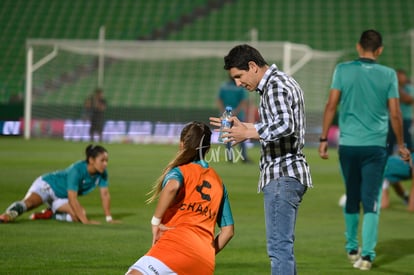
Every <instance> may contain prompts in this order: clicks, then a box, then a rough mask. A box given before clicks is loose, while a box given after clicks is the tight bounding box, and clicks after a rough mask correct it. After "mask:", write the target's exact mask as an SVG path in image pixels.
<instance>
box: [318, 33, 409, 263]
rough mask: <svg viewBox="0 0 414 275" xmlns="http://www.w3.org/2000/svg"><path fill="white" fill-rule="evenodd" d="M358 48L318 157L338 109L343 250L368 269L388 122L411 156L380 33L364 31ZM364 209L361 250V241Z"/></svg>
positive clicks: (341, 78)
mask: <svg viewBox="0 0 414 275" xmlns="http://www.w3.org/2000/svg"><path fill="white" fill-rule="evenodd" d="M356 49H357V51H358V54H359V58H358V59H356V60H354V61H348V62H343V63H340V64H338V65H337V66H336V68H335V72H334V74H333V79H332V84H331V90H330V94H329V99H328V101H327V103H326V106H325V111H324V115H323V124H322V133H321V137H320V145H319V155H320V157H321V158H323V159H327V158H328V156H329V155H328V143H327V135H328V130H329V127H330V125H331V124H332V121H333V118H334V116H335V112H336V110H337V107H338V106H340V111H339V131H340V135H339V149H338V154H339V162H340V167H341V171H342V175H343V179H344V182H345V190H346V196H347V200H346V204H345V207H344V218H345V230H346V233H345V236H346V244H345V249H346V251H347V253H348V259H349V260H350V261H351V263H352V264H353V267H354V268H358V269H361V270H369V269H371V266H372V262H373V260H374V259H375V257H376V252H375V247H376V244H377V236H378V223H379V211H380V197H381V187H382V180H383V172H384V167H385V163H386V161H387V151H386V139H387V133H388V121H389V120H390V121H391V125H392V130H393V131H394V133H395V136H396V143H397V146H398V152H399V154H400V156H401V157H402V159H404V160H409V159H410V152H409V150H408V149H407V148H406V147H405V145H404V139H403V130H402V117H401V111H400V104H399V95H398V83H397V76H396V73H395V70H394V69H391V68H389V67H386V66H383V65H380V64H378V63H377V62H376V60H377V58H378V57H379V56H380V55H381V53H382V51H383V45H382V37H381V34H380V33H379V32H378V31H376V30H366V31H364V32H363V33H362V34H361V36H360V40H359V42H358V43H357V46H356ZM361 206H362V210H363V221H362V234H361V237H362V242H361V243H362V249H361V248H360V247H359V241H358V225H359V219H360V210H361Z"/></svg>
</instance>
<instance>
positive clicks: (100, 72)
mask: <svg viewBox="0 0 414 275" xmlns="http://www.w3.org/2000/svg"><path fill="white" fill-rule="evenodd" d="M238 44H250V45H252V46H254V47H255V48H257V49H258V50H259V51H260V52H261V53H262V55H263V56H264V58H265V59H266V61H267V62H268V63H276V64H277V65H278V66H280V67H282V69H283V70H284V71H285V72H287V73H288V74H291V75H294V76H295V78H299V79H298V82H299V83H300V84H301V85H302V86H303V88H304V90H305V91H307V90H309V93H310V94H309V95H308V96H307V97H306V98H308V99H309V103H307V107H308V106H311V107H310V108H311V109H312V106H313V105H315V104H314V102H318V105H319V104H320V103H321V102H322V101H323V99H325V95H326V92H327V88H328V85H329V82H330V77H331V76H330V74H331V72H332V70H333V68H334V66H335V64H336V62H337V60H338V58H339V57H340V56H341V55H342V54H343V53H342V51H335V52H327V51H318V50H314V49H312V48H310V47H309V46H307V45H303V44H296V43H291V42H280V41H169V40H168V41H160V40H156V41H116V40H105V39H103V34H102V33H101V35H100V38H99V39H98V40H72V39H28V40H27V41H26V48H27V54H26V88H25V109H24V110H25V112H24V138H25V139H30V137H31V126H30V124H31V121H32V118H33V116H32V105H33V102H34V98H33V88H34V87H33V76H34V74H35V73H38V72H39V71H42V67H43V66H45V65H46V64H48V63H49V62H50V61H52V60H53V59H55V58H56V57H57V56H59V55H60V54H62V53H71V54H76V55H79V56H94V57H96V58H97V60H99V61H98V62H99V64H98V69H97V70H96V72H95V74H97V79H98V82H99V83H96V85H99V86H103V85H105V78H104V76H105V77H106V76H107V75H106V73H107V72H106V70H105V66H106V64H104V60H105V58H111V59H114V60H121V61H122V60H128V61H134V62H136V63H139V62H144V61H145V62H151V61H154V62H155V61H171V62H172V61H183V60H193V59H199V58H206V59H207V58H218V59H221V60H222V59H223V57H224V56H225V55H226V54H227V53H228V51H229V50H230V49H231V48H232V47H234V46H235V45H238ZM39 47H41V48H42V49H43V50H42V51H41V52H40V55H42V56H40V57H39V56H38V58H37V60H35V59H34V55H36V54H37V55H39V54H38V52H37V49H38V48H39ZM45 49H47V50H45ZM311 62H313V63H315V64H317V65H315V66H317V68H318V69H317V70H319V68H320V70H321V71H320V72H318V71H317V70H316V72H315V67H312V66H311V67H309V69H308V71H306V69H304V68H306V67H307V66H309V64H310V63H311ZM215 70H223V69H222V67H218V68H215ZM52 71H53V70H52ZM104 72H105V73H104ZM310 73H319V74H321V75H322V77H321V78H320V79H314V78H313V77H309V78H307V77H306V76H305V75H307V74H310ZM164 77H165V78H168V73H167V74H166V75H164ZM311 91H314V92H315V93H319V94H321V95H320V96H318V98H315V97H314V96H313V95H312V94H311V93H313V92H311ZM321 99H322V100H321ZM305 100H306V99H305ZM315 108H317V109H319V108H320V106H315Z"/></svg>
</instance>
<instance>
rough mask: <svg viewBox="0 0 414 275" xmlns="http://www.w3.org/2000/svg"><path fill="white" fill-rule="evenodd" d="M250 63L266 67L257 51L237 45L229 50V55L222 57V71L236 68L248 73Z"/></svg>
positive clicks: (250, 47) (247, 46)
mask: <svg viewBox="0 0 414 275" xmlns="http://www.w3.org/2000/svg"><path fill="white" fill-rule="evenodd" d="M250 61H253V62H254V63H256V64H257V65H258V66H259V67H263V66H265V65H267V63H266V61H265V60H264V58H263V57H262V55H261V54H260V53H259V51H258V50H256V49H255V48H253V47H252V46H249V45H246V44H244V45H238V46H235V47H234V48H233V49H231V50H230V52H229V54H228V55H226V56H225V57H224V69H225V70H230V69H231V68H237V69H239V70H246V71H248V70H249V62H250Z"/></svg>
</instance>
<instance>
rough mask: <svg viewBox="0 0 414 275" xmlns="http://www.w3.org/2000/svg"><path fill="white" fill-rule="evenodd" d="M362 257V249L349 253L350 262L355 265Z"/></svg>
mask: <svg viewBox="0 0 414 275" xmlns="http://www.w3.org/2000/svg"><path fill="white" fill-rule="evenodd" d="M360 257H361V249H360V248H358V250H356V249H353V250H351V251H349V253H348V260H349V261H350V262H351V263H352V264H353V263H355V262H356V261H358V259H359V258H360Z"/></svg>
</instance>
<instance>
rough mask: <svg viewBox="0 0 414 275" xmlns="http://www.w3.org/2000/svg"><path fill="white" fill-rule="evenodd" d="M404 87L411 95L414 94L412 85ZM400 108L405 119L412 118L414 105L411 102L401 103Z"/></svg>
mask: <svg viewBox="0 0 414 275" xmlns="http://www.w3.org/2000/svg"><path fill="white" fill-rule="evenodd" d="M403 89H404V91H405V92H406V93H407V94H409V95H410V96H414V88H413V86H412V85H405V86H404V88H403ZM400 108H401V114H402V117H403V119H410V120H411V119H412V116H413V106H412V105H411V104H410V103H401V104H400Z"/></svg>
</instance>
